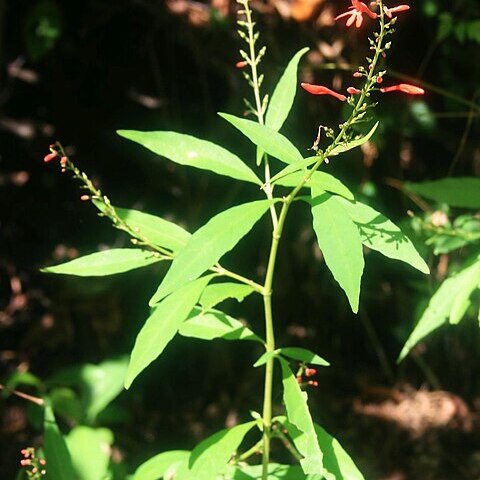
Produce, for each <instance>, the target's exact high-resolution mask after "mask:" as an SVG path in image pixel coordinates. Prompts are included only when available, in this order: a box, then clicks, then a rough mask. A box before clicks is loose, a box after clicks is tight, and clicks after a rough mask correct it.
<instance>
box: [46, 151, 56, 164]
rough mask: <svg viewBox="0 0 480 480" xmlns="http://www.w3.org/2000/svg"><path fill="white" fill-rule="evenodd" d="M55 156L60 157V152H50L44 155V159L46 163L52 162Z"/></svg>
mask: <svg viewBox="0 0 480 480" xmlns="http://www.w3.org/2000/svg"><path fill="white" fill-rule="evenodd" d="M55 157H58V154H57V153H56V152H52V153H48V154H47V155H45V156H44V157H43V161H44V162H45V163H47V162H51V161H52V160H53V159H54V158H55Z"/></svg>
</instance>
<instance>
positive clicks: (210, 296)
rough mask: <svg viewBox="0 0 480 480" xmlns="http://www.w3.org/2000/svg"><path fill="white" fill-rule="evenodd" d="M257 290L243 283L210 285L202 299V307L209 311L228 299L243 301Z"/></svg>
mask: <svg viewBox="0 0 480 480" xmlns="http://www.w3.org/2000/svg"><path fill="white" fill-rule="evenodd" d="M254 291H255V290H254V289H253V288H252V287H250V286H249V285H245V284H243V283H234V282H223V283H214V284H212V285H208V286H207V288H205V290H204V292H203V293H202V296H201V297H200V305H201V306H202V308H203V310H205V311H207V310H210V309H211V308H213V307H215V306H216V305H218V304H219V303H220V302H223V301H224V300H226V299H227V298H234V299H235V300H237V301H238V302H241V301H243V299H244V298H245V297H247V296H248V295H250V294H251V293H253V292H254Z"/></svg>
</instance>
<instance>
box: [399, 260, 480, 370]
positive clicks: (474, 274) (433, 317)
mask: <svg viewBox="0 0 480 480" xmlns="http://www.w3.org/2000/svg"><path fill="white" fill-rule="evenodd" d="M479 282H480V259H477V261H476V262H474V263H473V264H472V265H470V266H468V267H466V268H464V269H462V270H460V271H459V272H457V273H456V274H454V275H452V276H450V277H448V278H447V279H446V280H444V281H443V283H442V284H441V285H440V287H439V288H438V290H437V291H436V292H435V294H434V295H433V296H432V298H431V299H430V302H429V303H428V306H427V308H426V310H425V311H424V312H423V315H422V316H421V317H420V320H419V321H418V322H417V324H416V326H415V328H414V330H413V332H412V333H411V334H410V336H409V337H408V340H407V341H406V343H405V345H404V346H403V348H402V351H401V352H400V355H399V356H398V360H397V361H398V362H400V361H402V360H403V359H404V358H405V357H406V355H407V354H408V352H409V351H410V350H411V349H412V348H413V347H414V346H415V345H416V344H417V343H418V342H420V341H421V340H423V339H424V338H425V337H426V336H427V335H429V334H430V333H432V332H433V331H434V330H436V329H437V328H439V327H441V326H442V325H444V324H445V323H446V322H447V320H449V319H450V317H451V315H452V310H453V315H454V316H453V320H454V323H458V321H459V319H458V314H459V312H458V310H455V308H458V307H459V306H460V305H458V306H457V304H456V302H457V301H458V299H459V295H460V296H461V292H462V291H463V290H465V289H468V290H469V291H470V293H471V292H472V291H473V290H474V289H475V288H476V287H478V285H479Z"/></svg>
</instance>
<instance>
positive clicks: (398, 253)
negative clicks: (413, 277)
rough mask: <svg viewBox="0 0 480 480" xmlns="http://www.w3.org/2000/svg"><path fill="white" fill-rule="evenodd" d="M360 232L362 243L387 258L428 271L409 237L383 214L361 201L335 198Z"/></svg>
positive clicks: (423, 271)
mask: <svg viewBox="0 0 480 480" xmlns="http://www.w3.org/2000/svg"><path fill="white" fill-rule="evenodd" d="M336 200H337V201H338V202H339V203H340V204H341V205H342V207H343V208H344V209H345V210H346V211H347V213H348V214H349V215H350V218H351V219H352V220H353V221H354V222H355V224H356V225H357V227H358V230H359V232H360V236H361V238H362V242H363V244H364V245H365V246H366V247H368V248H371V249H372V250H376V251H378V252H380V253H381V254H382V255H385V256H386V257H388V258H392V259H395V260H400V261H402V262H405V263H408V264H409V265H411V266H412V267H414V268H416V269H417V270H419V271H420V272H422V273H426V274H428V273H430V269H429V268H428V265H427V264H426V263H425V261H424V260H423V258H422V257H421V256H420V255H419V253H418V252H417V250H416V248H415V247H414V245H413V243H412V242H411V241H410V239H409V238H408V237H407V236H406V235H405V234H404V233H402V231H401V230H400V229H399V228H398V227H397V226H396V225H395V224H394V223H393V222H392V221H390V220H389V219H388V218H387V217H385V215H382V214H381V213H379V212H377V211H376V210H374V209H373V208H372V207H369V206H368V205H365V204H364V203H361V202H349V201H346V200H344V199H342V198H336Z"/></svg>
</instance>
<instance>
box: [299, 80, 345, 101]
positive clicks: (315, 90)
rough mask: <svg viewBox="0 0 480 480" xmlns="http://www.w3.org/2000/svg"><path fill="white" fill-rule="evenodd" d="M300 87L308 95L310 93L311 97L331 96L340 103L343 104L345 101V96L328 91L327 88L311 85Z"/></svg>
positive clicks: (302, 84)
mask: <svg viewBox="0 0 480 480" xmlns="http://www.w3.org/2000/svg"><path fill="white" fill-rule="evenodd" d="M300 86H301V87H302V88H303V89H304V90H306V91H307V92H308V93H311V94H312V95H331V96H332V97H335V98H336V99H338V100H340V101H341V102H344V101H345V100H346V99H347V97H346V96H345V95H342V94H341V93H337V92H334V91H333V90H330V89H329V88H327V87H324V86H323V85H312V84H311V83H301V84H300Z"/></svg>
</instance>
